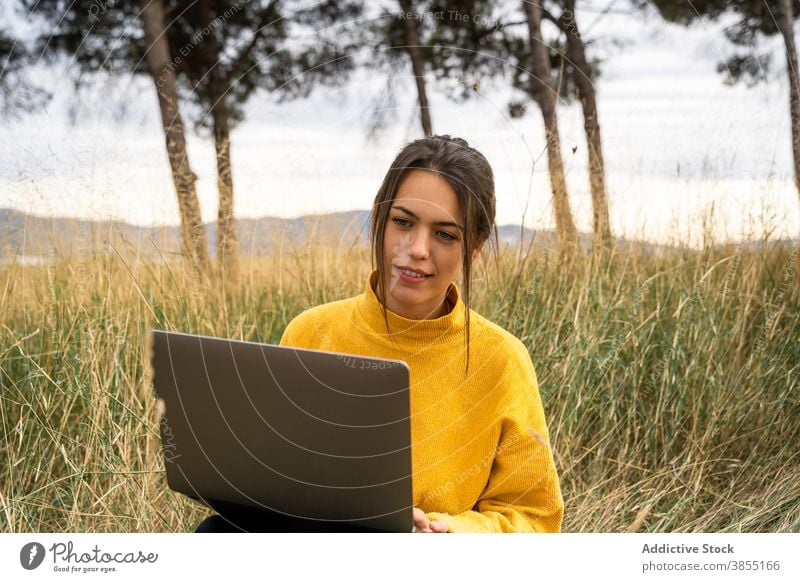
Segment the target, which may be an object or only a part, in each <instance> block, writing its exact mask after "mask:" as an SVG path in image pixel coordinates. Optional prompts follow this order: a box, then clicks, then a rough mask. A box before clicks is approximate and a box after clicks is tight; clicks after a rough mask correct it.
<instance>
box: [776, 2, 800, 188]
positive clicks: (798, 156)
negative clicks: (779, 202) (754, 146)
mask: <svg viewBox="0 0 800 582" xmlns="http://www.w3.org/2000/svg"><path fill="white" fill-rule="evenodd" d="M778 29H779V30H780V31H781V36H783V44H784V46H785V47H786V67H787V69H788V71H789V111H790V114H791V120H792V153H793V154H794V184H795V187H796V188H797V193H798V195H800V85H798V71H797V49H796V47H795V44H794V9H793V7H792V0H781V2H780V14H779V15H778Z"/></svg>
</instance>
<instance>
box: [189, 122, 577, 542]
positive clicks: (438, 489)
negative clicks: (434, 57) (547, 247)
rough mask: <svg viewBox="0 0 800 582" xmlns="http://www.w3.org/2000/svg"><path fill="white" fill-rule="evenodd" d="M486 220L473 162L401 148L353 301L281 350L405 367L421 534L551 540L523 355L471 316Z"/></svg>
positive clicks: (550, 468) (555, 511) (540, 423)
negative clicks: (524, 535)
mask: <svg viewBox="0 0 800 582" xmlns="http://www.w3.org/2000/svg"><path fill="white" fill-rule="evenodd" d="M494 219H495V195H494V178H493V174H492V169H491V167H490V165H489V163H488V161H487V160H486V158H485V157H484V156H483V155H482V154H481V153H479V152H478V151H477V150H475V149H474V148H471V147H469V145H468V144H467V142H466V141H464V140H463V139H460V138H451V137H450V136H447V135H444V136H433V137H430V138H425V139H419V140H416V141H414V142H411V143H409V144H407V145H406V146H405V147H404V148H403V149H402V150H401V151H400V153H399V154H398V155H397V157H396V158H395V160H394V162H393V163H392V165H391V166H390V168H389V170H388V172H387V173H386V176H385V178H384V180H383V183H382V185H381V188H380V190H379V191H378V194H377V196H376V198H375V202H374V204H373V209H372V225H371V233H370V238H371V242H372V252H373V254H372V259H373V270H372V271H371V273H370V275H369V277H368V278H367V281H366V283H365V287H364V292H363V293H362V294H360V295H358V296H356V297H352V298H349V299H344V300H340V301H334V302H331V303H327V304H324V305H319V306H316V307H313V308H311V309H308V310H306V311H304V312H303V313H301V314H300V315H298V316H297V317H295V318H294V319H293V320H292V321H291V322H290V323H289V325H288V326H287V327H286V330H285V331H284V334H283V337H282V338H281V342H280V343H281V345H285V346H293V347H300V348H308V349H317V350H328V351H336V352H343V353H349V354H357V355H365V356H373V357H383V358H390V359H400V360H404V361H406V362H407V363H408V365H409V368H410V371H411V372H410V373H411V377H410V380H411V390H410V398H411V427H412V429H411V432H412V434H411V437H412V467H413V479H412V481H413V499H414V506H415V507H414V526H415V528H416V530H417V531H421V532H432V533H443V532H487V531H488V532H491V531H496V532H557V531H560V529H561V521H562V517H563V513H564V503H563V499H562V496H561V490H560V485H559V479H558V475H557V473H556V469H555V465H554V462H553V454H552V449H551V446H550V442H549V433H548V429H547V424H546V422H545V416H544V410H543V407H542V402H541V399H540V396H539V390H538V384H537V379H536V372H535V370H534V367H533V364H532V362H531V358H530V355H529V353H528V350H527V348H526V347H525V345H524V344H523V343H522V342H521V341H520V340H519V339H517V338H516V337H514V336H513V335H512V334H510V333H509V332H508V331H506V330H504V329H503V328H501V327H499V326H497V325H496V324H494V323H492V322H490V321H488V320H487V319H485V318H484V317H482V316H481V315H479V314H478V313H477V312H475V311H474V310H471V309H470V308H469V300H470V280H471V273H472V264H473V262H474V261H475V260H476V259H477V258H478V257H479V256H480V252H481V250H482V249H483V246H484V243H485V242H486V241H487V240H488V239H489V237H490V235H491V234H494V240H495V243H497V233H496V230H495V229H494ZM460 273H463V277H462V280H463V288H464V293H463V299H462V295H461V293H460V292H459V289H458V287H457V286H456V285H455V283H454V280H455V279H456V277H457V276H458V275H459V274H460ZM476 356H477V357H476ZM214 517H215V518H217V519H218V516H214ZM209 519H211V518H209ZM204 523H206V522H204ZM202 526H203V524H201V528H202ZM201 528H198V529H201ZM205 531H208V530H205Z"/></svg>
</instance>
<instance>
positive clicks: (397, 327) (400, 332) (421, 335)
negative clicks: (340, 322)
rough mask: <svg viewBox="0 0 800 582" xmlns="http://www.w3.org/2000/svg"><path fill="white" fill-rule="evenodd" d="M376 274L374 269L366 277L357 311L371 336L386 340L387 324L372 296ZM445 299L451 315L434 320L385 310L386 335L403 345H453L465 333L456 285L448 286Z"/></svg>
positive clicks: (459, 294) (376, 297)
mask: <svg viewBox="0 0 800 582" xmlns="http://www.w3.org/2000/svg"><path fill="white" fill-rule="evenodd" d="M377 280H378V270H377V269H374V270H373V271H372V272H371V273H370V274H369V277H367V281H366V284H365V286H364V293H363V294H362V295H360V296H359V298H358V303H357V305H358V310H359V312H360V313H361V316H362V317H363V318H364V319H365V320H366V322H367V324H368V325H369V327H370V329H371V331H372V332H374V333H376V334H379V335H381V336H383V337H387V334H386V324H385V322H384V319H383V311H382V307H381V303H380V301H379V300H378V296H377V295H376V294H375V287H376V286H377ZM447 298H448V301H449V303H450V304H451V305H454V306H453V307H452V308H451V309H450V311H449V312H448V313H447V314H445V315H442V316H441V317H437V318H435V319H408V318H406V317H403V316H402V315H399V314H397V313H395V312H394V311H391V310H389V309H387V310H386V316H387V318H388V320H389V334H390V336H391V337H392V338H393V339H395V340H400V341H404V340H406V339H408V340H410V341H422V342H427V343H429V342H434V341H439V342H441V341H452V340H454V339H463V337H464V336H463V332H464V321H465V318H464V302H463V301H462V300H461V293H460V292H459V290H458V287H457V286H456V284H455V283H450V287H448V289H447Z"/></svg>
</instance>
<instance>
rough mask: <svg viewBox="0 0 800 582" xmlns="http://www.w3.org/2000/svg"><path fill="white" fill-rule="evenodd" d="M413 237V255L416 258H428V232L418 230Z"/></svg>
mask: <svg viewBox="0 0 800 582" xmlns="http://www.w3.org/2000/svg"><path fill="white" fill-rule="evenodd" d="M413 237H414V238H413V240H412V241H411V255H412V256H413V257H414V258H416V259H427V258H428V253H429V252H430V248H429V246H430V245H429V241H428V235H427V233H425V232H421V231H418V232H416V233H414V235H413Z"/></svg>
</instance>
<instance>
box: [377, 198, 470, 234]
mask: <svg viewBox="0 0 800 582" xmlns="http://www.w3.org/2000/svg"><path fill="white" fill-rule="evenodd" d="M392 208H397V210H402V211H403V212H405V213H406V214H408V215H409V216H410V217H411V218H416V219H417V220H419V216H417V215H416V214H414V213H413V212H411V211H410V210H409V209H408V208H406V207H404V206H398V205H397V204H395V205H393V206H392ZM433 224H434V225H435V226H454V227H456V228H457V229H458V230H460V231H461V232H464V227H463V226H461V225H460V224H457V223H455V222H448V221H445V220H439V221H437V222H434V223H433Z"/></svg>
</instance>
